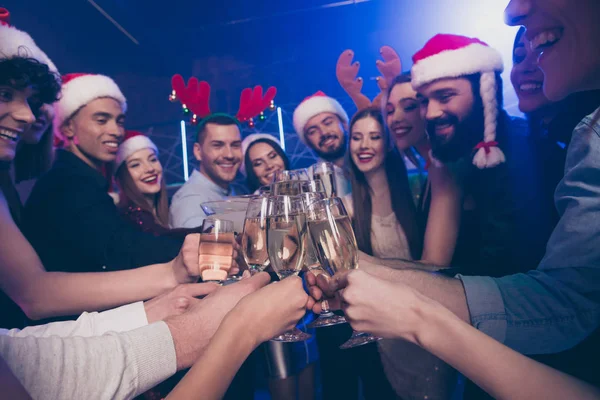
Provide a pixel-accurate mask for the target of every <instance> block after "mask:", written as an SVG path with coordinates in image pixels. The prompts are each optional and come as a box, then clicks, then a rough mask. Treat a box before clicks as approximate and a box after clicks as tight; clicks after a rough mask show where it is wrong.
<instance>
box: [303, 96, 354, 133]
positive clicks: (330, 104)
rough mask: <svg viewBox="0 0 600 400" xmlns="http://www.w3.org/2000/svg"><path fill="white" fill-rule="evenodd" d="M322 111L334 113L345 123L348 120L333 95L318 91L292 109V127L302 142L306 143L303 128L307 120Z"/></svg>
mask: <svg viewBox="0 0 600 400" xmlns="http://www.w3.org/2000/svg"><path fill="white" fill-rule="evenodd" d="M324 112H330V113H332V114H336V115H337V116H338V117H340V119H341V120H342V122H344V123H346V124H347V123H348V121H349V118H348V114H347V113H346V111H345V110H344V108H343V107H342V105H341V104H340V103H339V102H338V101H337V100H336V99H334V98H333V97H328V96H326V95H325V93H323V92H321V91H319V92H317V93H315V94H313V95H312V96H310V97H307V98H306V99H304V100H303V101H302V103H300V104H299V105H298V107H296V109H295V110H294V129H295V130H296V133H297V134H298V136H300V139H302V142H303V143H305V144H306V137H305V132H304V128H305V127H306V124H307V122H308V121H309V120H310V119H311V118H312V117H314V116H315V115H319V114H321V113H324Z"/></svg>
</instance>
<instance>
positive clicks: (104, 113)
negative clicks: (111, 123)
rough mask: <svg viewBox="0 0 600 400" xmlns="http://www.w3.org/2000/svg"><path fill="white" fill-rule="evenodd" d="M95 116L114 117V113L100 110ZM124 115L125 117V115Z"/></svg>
mask: <svg viewBox="0 0 600 400" xmlns="http://www.w3.org/2000/svg"><path fill="white" fill-rule="evenodd" d="M93 117H94V118H98V117H101V118H112V117H113V115H112V114H111V113H108V112H104V111H98V112H97V113H95V114H94V115H93ZM123 117H124V115H123Z"/></svg>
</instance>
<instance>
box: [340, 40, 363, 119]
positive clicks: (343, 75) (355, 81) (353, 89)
mask: <svg viewBox="0 0 600 400" xmlns="http://www.w3.org/2000/svg"><path fill="white" fill-rule="evenodd" d="M353 58H354V52H353V51H352V50H345V51H344V52H342V54H340V57H339V58H338V61H337V65H336V67H335V76H336V77H337V80H338V82H339V83H340V85H341V86H342V88H343V89H344V90H345V91H346V93H348V95H349V96H350V98H351V99H352V101H353V102H354V104H356V108H357V109H358V110H362V109H364V108H367V107H370V106H371V100H369V98H368V97H367V96H365V95H364V94H362V93H361V90H362V86H363V79H362V78H360V77H359V78H357V77H356V76H357V75H358V69H359V68H360V63H359V62H358V61H357V62H355V63H352V59H353Z"/></svg>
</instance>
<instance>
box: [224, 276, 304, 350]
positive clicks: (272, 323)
mask: <svg viewBox="0 0 600 400" xmlns="http://www.w3.org/2000/svg"><path fill="white" fill-rule="evenodd" d="M307 302H308V295H307V294H306V292H305V291H304V289H303V287H302V279H300V278H299V277H297V276H292V277H289V278H286V279H284V280H282V281H279V282H274V283H272V284H270V285H267V286H266V287H264V288H262V289H259V290H258V291H256V292H254V293H252V294H249V295H248V296H246V297H244V298H243V299H242V300H241V301H240V302H239V304H238V305H237V306H236V307H235V308H234V309H233V310H232V311H231V312H230V313H229V314H228V315H227V317H226V320H231V319H236V320H237V321H236V323H237V324H240V323H241V324H242V325H243V326H244V327H245V328H244V331H245V332H244V335H250V337H252V338H255V340H256V344H257V345H258V344H260V343H262V342H265V341H267V340H269V339H271V338H273V337H274V336H277V335H279V334H281V333H282V332H285V331H287V330H289V329H292V328H293V327H294V326H295V325H296V323H297V322H298V320H299V319H300V318H302V316H303V315H304V313H305V309H306V304H307ZM223 323H226V321H224V322H223Z"/></svg>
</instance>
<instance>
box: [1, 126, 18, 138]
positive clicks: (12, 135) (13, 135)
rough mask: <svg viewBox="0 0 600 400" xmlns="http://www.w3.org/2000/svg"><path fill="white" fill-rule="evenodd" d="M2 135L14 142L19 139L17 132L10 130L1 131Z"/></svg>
mask: <svg viewBox="0 0 600 400" xmlns="http://www.w3.org/2000/svg"><path fill="white" fill-rule="evenodd" d="M0 135H2V136H4V137H6V138H7V139H12V140H17V139H18V138H19V137H18V136H17V134H16V133H15V132H13V131H9V130H8V129H0Z"/></svg>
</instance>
